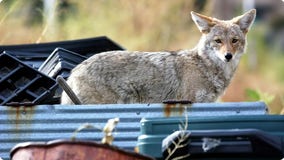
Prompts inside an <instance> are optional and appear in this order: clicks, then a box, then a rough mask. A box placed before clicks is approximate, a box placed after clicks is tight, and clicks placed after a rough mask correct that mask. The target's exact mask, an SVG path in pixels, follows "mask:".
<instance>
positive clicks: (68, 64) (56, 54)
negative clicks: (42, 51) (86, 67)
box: [38, 48, 87, 78]
mask: <svg viewBox="0 0 284 160" xmlns="http://www.w3.org/2000/svg"><path fill="white" fill-rule="evenodd" d="M85 59H87V57H85V56H82V55H80V54H77V53H75V52H71V51H68V50H66V49H63V48H56V49H55V50H54V51H53V52H52V53H51V54H50V55H49V57H48V58H47V59H46V60H45V61H44V63H43V64H42V65H41V66H40V67H39V69H38V70H39V71H40V72H42V73H44V74H46V75H48V76H49V77H52V78H56V77H57V76H58V75H61V76H62V77H63V78H67V77H69V75H70V72H71V70H72V69H73V68H74V67H75V66H76V65H78V64H79V63H81V62H82V61H84V60H85Z"/></svg>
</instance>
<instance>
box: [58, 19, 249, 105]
mask: <svg viewBox="0 0 284 160" xmlns="http://www.w3.org/2000/svg"><path fill="white" fill-rule="evenodd" d="M214 20H215V19H214ZM234 20H235V19H234ZM220 23H226V24H227V23H228V22H224V21H222V22H221V21H220ZM216 26H217V25H216ZM236 26H237V25H234V27H235V28H236V29H233V30H232V32H230V31H226V32H229V33H228V34H233V33H234V32H236V33H238V34H240V32H241V31H240V28H239V27H236ZM229 27H230V28H234V27H231V26H229ZM213 31H214V28H213V29H211V31H210V32H213ZM210 32H209V33H206V34H203V35H202V37H201V39H200V41H199V43H198V45H197V46H196V47H195V48H194V49H192V50H181V51H176V52H138V51H136V52H131V51H111V52H105V53H100V54H97V55H94V56H92V57H90V58H89V59H87V60H85V61H84V62H82V63H81V64H79V65H78V66H77V67H75V68H74V69H73V70H72V74H71V75H70V77H69V79H68V81H67V83H68V84H69V85H70V87H71V88H72V89H73V91H74V92H75V93H76V94H77V96H78V97H79V99H80V100H81V101H82V102H83V103H84V104H106V103H161V102H162V101H163V100H169V99H175V100H190V101H192V102H213V101H215V100H216V99H217V98H218V97H219V96H220V95H221V94H222V93H223V92H224V90H225V89H226V87H227V86H228V85H229V83H230V81H231V79H232V77H233V75H234V72H235V70H236V68H237V66H238V63H239V60H240V57H241V55H242V53H243V51H244V48H245V42H246V41H245V33H242V34H243V35H242V36H239V38H240V39H241V38H242V39H241V40H240V41H241V42H242V44H241V46H242V47H239V48H240V49H238V50H237V51H236V54H235V55H234V58H233V59H232V60H231V61H230V62H224V61H223V60H222V59H220V58H219V57H218V56H217V54H216V52H217V51H216V50H217V49H216V47H215V46H214V45H215V44H214V45H213V42H212V41H213V38H214V34H215V33H217V32H214V33H210ZM210 34H211V35H210ZM218 34H219V33H218ZM210 36H212V38H211V37H210ZM228 36H229V35H228ZM217 48H218V47H217ZM61 103H62V104H72V101H71V100H70V99H69V98H68V97H67V95H66V94H65V93H63V94H62V102H61Z"/></svg>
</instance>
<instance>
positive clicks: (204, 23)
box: [191, 11, 215, 33]
mask: <svg viewBox="0 0 284 160" xmlns="http://www.w3.org/2000/svg"><path fill="white" fill-rule="evenodd" d="M191 17H192V20H193V21H194V23H195V24H196V26H197V27H198V29H199V30H200V32H201V33H208V32H209V31H210V28H211V27H213V26H214V25H215V23H213V19H212V18H211V17H207V16H204V15H201V14H198V13H195V12H193V11H192V12H191Z"/></svg>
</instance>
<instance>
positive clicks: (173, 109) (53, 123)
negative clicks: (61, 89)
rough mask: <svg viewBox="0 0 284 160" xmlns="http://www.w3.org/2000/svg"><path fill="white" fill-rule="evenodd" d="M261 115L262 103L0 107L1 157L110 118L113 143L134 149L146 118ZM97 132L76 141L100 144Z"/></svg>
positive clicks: (83, 134)
mask: <svg viewBox="0 0 284 160" xmlns="http://www.w3.org/2000/svg"><path fill="white" fill-rule="evenodd" d="M185 106H187V107H188V109H187V114H188V116H203V117H207V116H228V115H232V116H233V115H264V114H266V105H265V104H264V103H262V102H239V103H203V104H202V103H195V104H193V105H191V106H190V105H181V104H170V105H169V104H167V105H166V104H109V105H38V106H33V107H23V106H22V107H7V106H0V157H2V158H3V159H4V160H8V159H9V152H10V150H11V149H12V148H13V147H14V146H15V145H16V144H17V143H22V142H30V141H32V142H34V141H50V140H54V139H69V138H70V137H71V136H72V133H73V131H74V130H76V129H77V128H78V127H79V126H80V125H82V124H84V123H91V124H93V125H96V126H99V127H103V126H104V124H105V123H106V122H107V120H108V119H110V118H115V117H119V118H120V122H119V123H118V125H117V129H116V131H115V135H114V137H115V139H114V142H113V144H114V145H116V146H118V147H121V148H124V149H127V150H134V147H135V146H136V144H137V138H138V136H139V135H140V120H141V119H142V118H146V117H165V115H167V116H183V108H184V107H185ZM102 137H103V134H102V133H101V132H100V131H99V130H97V129H85V130H83V131H81V132H80V133H78V135H77V138H78V139H84V140H93V141H100V140H101V138H102Z"/></svg>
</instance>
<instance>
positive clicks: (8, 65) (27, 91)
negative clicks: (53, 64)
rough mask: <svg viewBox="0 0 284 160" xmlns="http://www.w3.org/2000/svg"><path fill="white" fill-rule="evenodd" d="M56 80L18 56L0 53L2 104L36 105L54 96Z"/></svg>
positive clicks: (0, 101)
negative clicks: (25, 62)
mask: <svg viewBox="0 0 284 160" xmlns="http://www.w3.org/2000/svg"><path fill="white" fill-rule="evenodd" d="M56 88H57V84H56V81H55V80H54V79H52V78H50V77H48V76H46V75H44V74H43V73H41V72H39V71H37V70H36V69H33V68H32V67H30V66H28V65H26V64H24V63H23V62H21V61H20V60H18V59H17V58H15V57H13V56H11V55H9V54H7V53H2V54H0V105H36V104H40V103H41V102H45V101H46V100H47V99H51V98H52V97H53V94H54V91H55V89H56Z"/></svg>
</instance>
